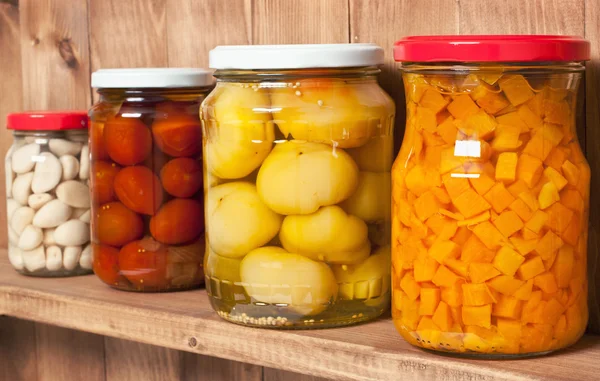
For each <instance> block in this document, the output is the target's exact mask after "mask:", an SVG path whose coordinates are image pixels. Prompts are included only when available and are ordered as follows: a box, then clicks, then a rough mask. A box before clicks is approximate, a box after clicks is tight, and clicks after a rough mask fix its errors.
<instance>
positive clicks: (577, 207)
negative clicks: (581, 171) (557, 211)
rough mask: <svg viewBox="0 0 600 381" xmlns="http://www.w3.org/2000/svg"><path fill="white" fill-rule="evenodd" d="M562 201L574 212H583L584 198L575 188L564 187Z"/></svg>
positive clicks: (561, 195) (561, 194)
mask: <svg viewBox="0 0 600 381" xmlns="http://www.w3.org/2000/svg"><path fill="white" fill-rule="evenodd" d="M560 203H561V204H563V205H564V206H566V207H567V208H569V209H571V210H572V211H574V212H578V213H581V212H583V208H584V203H583V198H581V195H580V194H579V192H578V191H576V190H574V189H563V191H562V192H560Z"/></svg>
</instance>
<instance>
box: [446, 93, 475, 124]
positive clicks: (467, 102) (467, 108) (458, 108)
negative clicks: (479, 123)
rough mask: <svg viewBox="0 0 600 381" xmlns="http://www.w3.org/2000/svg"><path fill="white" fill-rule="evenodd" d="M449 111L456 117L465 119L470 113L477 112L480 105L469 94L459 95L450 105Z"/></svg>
mask: <svg viewBox="0 0 600 381" xmlns="http://www.w3.org/2000/svg"><path fill="white" fill-rule="evenodd" d="M448 111H449V112H450V114H452V116H453V117H455V118H456V119H465V118H466V117H468V116H469V115H472V114H475V113H477V111H479V107H477V105H476V104H475V102H473V100H472V99H471V97H470V96H468V95H458V96H457V97H455V98H454V100H453V101H452V102H451V103H450V104H449V105H448Z"/></svg>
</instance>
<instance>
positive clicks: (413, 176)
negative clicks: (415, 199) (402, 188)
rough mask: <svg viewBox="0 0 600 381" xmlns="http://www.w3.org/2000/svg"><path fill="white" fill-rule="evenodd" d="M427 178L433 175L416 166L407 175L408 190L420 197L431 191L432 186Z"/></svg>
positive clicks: (405, 179)
mask: <svg viewBox="0 0 600 381" xmlns="http://www.w3.org/2000/svg"><path fill="white" fill-rule="evenodd" d="M427 176H431V173H429V172H428V171H426V170H425V168H424V167H422V166H420V165H415V166H414V167H413V168H412V169H411V170H410V171H408V173H407V174H406V177H405V178H404V182H405V183H406V187H407V188H408V190H410V191H411V192H412V193H414V194H416V195H417V196H420V195H422V194H423V193H425V192H427V191H428V190H429V187H430V185H429V181H428V177H427Z"/></svg>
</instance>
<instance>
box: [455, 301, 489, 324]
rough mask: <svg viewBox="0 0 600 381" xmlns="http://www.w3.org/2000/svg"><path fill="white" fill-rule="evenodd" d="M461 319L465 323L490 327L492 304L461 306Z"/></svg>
mask: <svg viewBox="0 0 600 381" xmlns="http://www.w3.org/2000/svg"><path fill="white" fill-rule="evenodd" d="M462 320H463V323H464V324H465V325H475V326H479V327H483V328H490V327H491V326H492V305H491V304H487V305H485V306H463V307H462Z"/></svg>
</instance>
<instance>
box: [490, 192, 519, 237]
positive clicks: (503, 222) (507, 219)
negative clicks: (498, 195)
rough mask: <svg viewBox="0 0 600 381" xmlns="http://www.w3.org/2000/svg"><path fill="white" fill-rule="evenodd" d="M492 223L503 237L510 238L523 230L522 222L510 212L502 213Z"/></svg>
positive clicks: (515, 214)
mask: <svg viewBox="0 0 600 381" xmlns="http://www.w3.org/2000/svg"><path fill="white" fill-rule="evenodd" d="M515 201H517V200H515ZM511 205H512V204H511ZM493 223H494V226H496V228H497V229H498V230H499V231H500V233H502V235H504V236H505V237H510V236H511V235H513V234H514V233H516V232H518V231H519V230H521V229H522V228H523V221H521V219H520V218H519V216H518V215H517V213H515V212H513V211H512V210H507V211H504V212H502V213H501V214H500V215H499V216H498V217H497V218H496V219H495V220H494V222H493Z"/></svg>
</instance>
